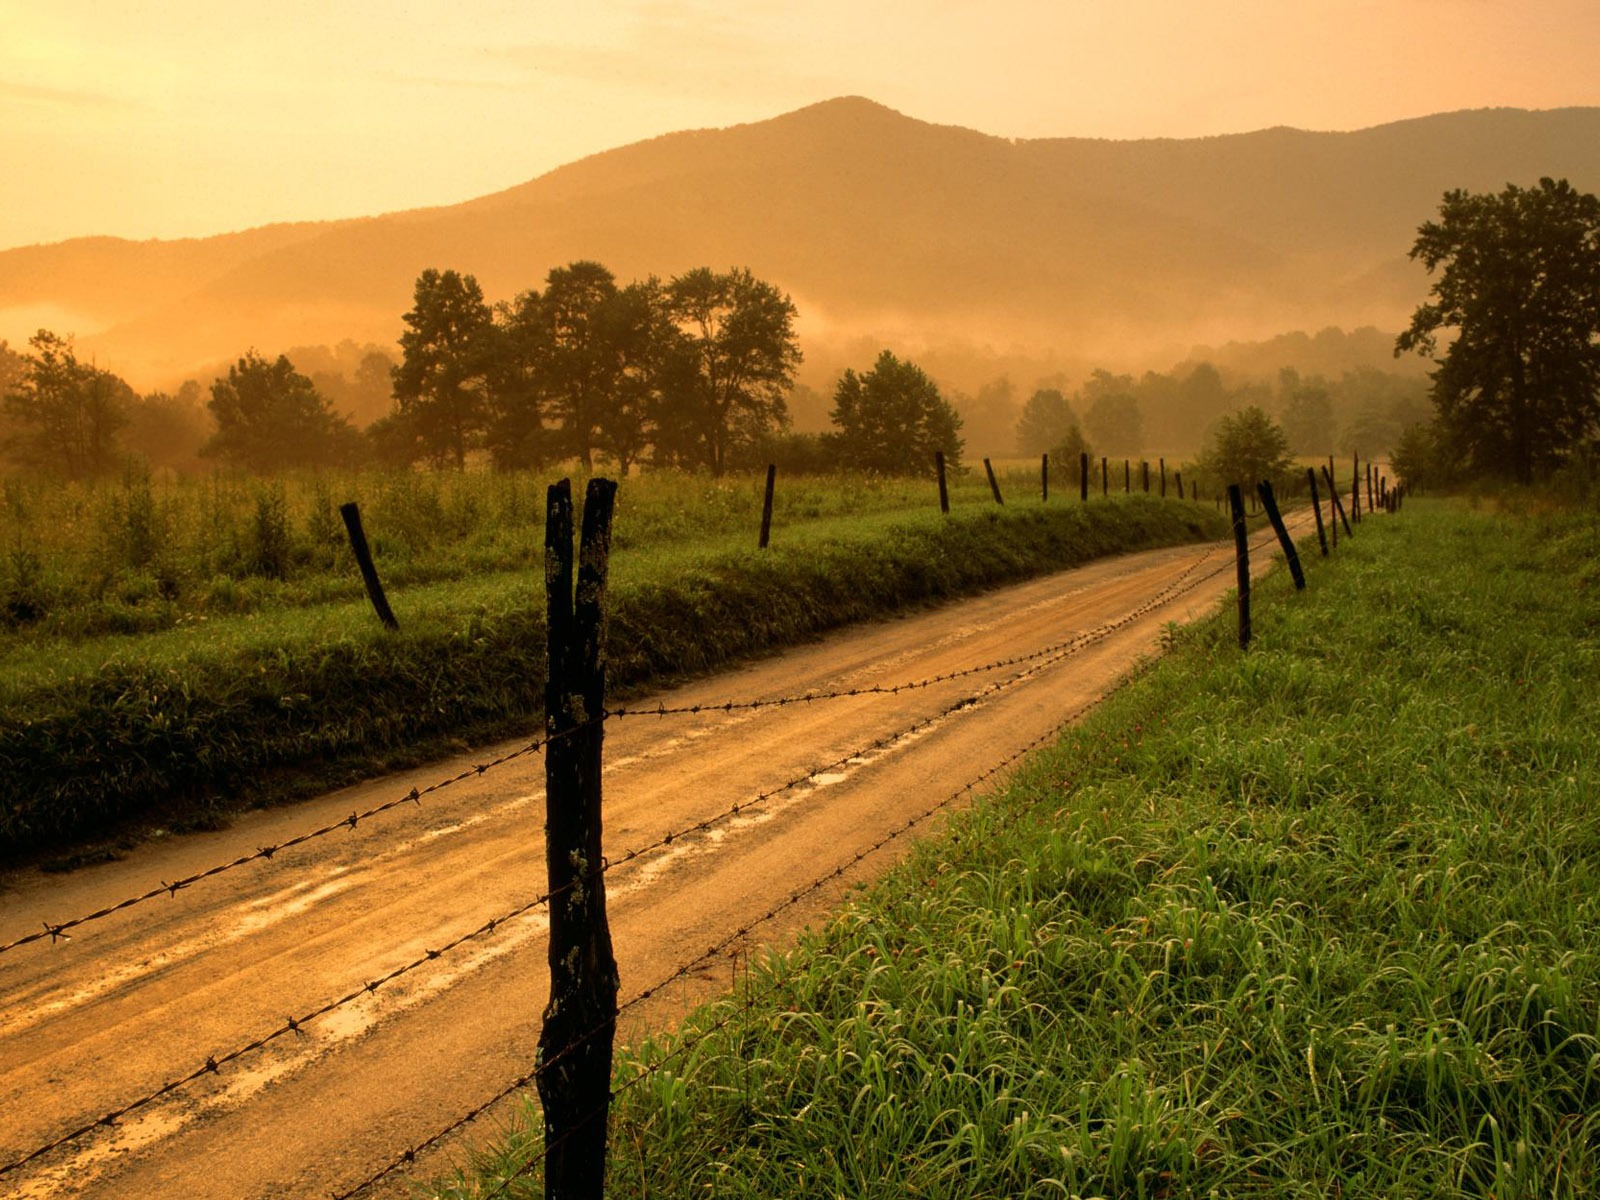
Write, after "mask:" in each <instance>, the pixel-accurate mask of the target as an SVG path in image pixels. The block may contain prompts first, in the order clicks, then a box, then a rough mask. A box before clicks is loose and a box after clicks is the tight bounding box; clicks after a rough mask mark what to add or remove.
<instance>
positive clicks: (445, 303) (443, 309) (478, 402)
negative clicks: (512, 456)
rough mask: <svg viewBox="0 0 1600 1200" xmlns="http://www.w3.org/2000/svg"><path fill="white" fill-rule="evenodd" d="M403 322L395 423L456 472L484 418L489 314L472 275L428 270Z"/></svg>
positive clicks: (491, 335) (492, 337)
mask: <svg viewBox="0 0 1600 1200" xmlns="http://www.w3.org/2000/svg"><path fill="white" fill-rule="evenodd" d="M404 319H405V323H406V327H407V328H406V331H405V332H404V333H403V334H401V335H400V349H401V351H402V352H403V353H404V358H403V359H402V360H401V363H400V365H399V366H397V367H395V368H394V396H395V399H396V400H397V401H398V402H399V413H398V416H399V417H400V418H401V423H402V424H403V425H405V426H406V431H407V433H409V434H410V435H411V436H413V437H414V438H415V440H416V442H417V444H418V445H420V446H421V447H422V448H423V449H424V450H425V452H426V453H428V454H429V455H431V456H432V457H434V458H438V459H445V458H449V459H453V460H454V462H455V465H456V468H457V469H458V470H459V469H461V468H463V467H464V466H465V465H466V461H467V451H468V450H470V449H472V448H474V447H475V446H476V445H477V444H478V440H479V437H480V435H481V434H482V433H483V430H484V427H485V425H486V424H487V422H488V418H489V394H488V382H489V374H490V372H491V370H492V368H493V365H494V361H495V354H496V351H497V345H496V330H495V326H494V317H493V314H492V313H491V312H490V310H489V306H488V305H487V304H485V303H484V301H483V291H482V289H480V288H479V287H478V281H477V280H476V279H474V278H473V277H472V276H471V275H459V274H457V273H456V272H455V271H437V270H434V269H433V268H432V267H430V268H428V269H427V270H426V271H424V272H423V273H422V274H421V275H420V276H418V278H417V285H416V290H415V293H414V303H413V306H412V308H411V311H410V312H408V313H406V314H405V318H404ZM396 440H401V439H398V438H397V439H396Z"/></svg>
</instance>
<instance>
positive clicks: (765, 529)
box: [761, 463, 778, 550]
mask: <svg viewBox="0 0 1600 1200" xmlns="http://www.w3.org/2000/svg"><path fill="white" fill-rule="evenodd" d="M777 481H778V464H777V463H768V464H767V495H766V499H764V500H763V501H762V502H761V549H763V550H765V549H766V548H767V542H768V541H769V540H771V537H772V490H773V486H774V485H775V484H776V483H777Z"/></svg>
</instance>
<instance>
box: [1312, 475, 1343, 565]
mask: <svg viewBox="0 0 1600 1200" xmlns="http://www.w3.org/2000/svg"><path fill="white" fill-rule="evenodd" d="M1306 486H1307V487H1308V488H1310V489H1311V511H1312V512H1314V513H1315V514H1316V515H1317V544H1318V545H1319V546H1321V547H1322V557H1323V558H1327V557H1328V534H1327V531H1326V530H1325V529H1323V527H1322V497H1321V496H1320V495H1318V494H1317V469H1316V468H1315V467H1307V468H1306ZM1338 536H1339V535H1338V533H1337V532H1335V533H1334V537H1338Z"/></svg>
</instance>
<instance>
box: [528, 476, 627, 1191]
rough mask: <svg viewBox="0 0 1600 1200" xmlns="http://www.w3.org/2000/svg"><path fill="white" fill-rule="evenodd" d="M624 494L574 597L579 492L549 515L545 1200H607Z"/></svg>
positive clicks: (592, 521) (611, 491)
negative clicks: (611, 753) (616, 641)
mask: <svg viewBox="0 0 1600 1200" xmlns="http://www.w3.org/2000/svg"><path fill="white" fill-rule="evenodd" d="M616 492H617V485H616V484H615V483H613V482H612V481H611V480H609V479H591V480H590V481H589V488H588V492H587V494H586V496H585V498H584V505H583V539H582V542H581V544H580V547H579V552H578V571H577V590H576V598H574V591H573V561H572V489H571V485H570V484H569V483H568V482H567V480H565V479H563V480H562V481H561V482H560V483H554V484H551V485H550V488H549V492H548V494H547V498H546V509H545V535H544V552H545V601H546V604H547V606H548V618H547V623H546V638H547V641H546V644H547V646H548V660H547V666H546V670H545V689H544V697H545V701H544V702H545V724H544V732H545V739H546V745H545V748H544V756H545V868H546V870H547V872H548V874H549V895H550V946H549V961H550V999H549V1001H548V1003H547V1004H546V1005H545V1010H544V1028H543V1030H542V1031H541V1032H540V1034H539V1056H538V1060H537V1066H538V1067H539V1073H538V1087H539V1101H540V1105H541V1107H542V1108H543V1110H544V1133H545V1140H544V1144H545V1146H546V1147H547V1149H546V1157H545V1195H546V1197H548V1198H550V1200H558V1198H559V1200H569V1198H571V1200H578V1198H583V1200H588V1198H591V1197H592V1198H593V1200H599V1198H600V1196H601V1195H602V1193H603V1190H604V1185H605V1168H606V1121H607V1117H608V1115H609V1112H610V1101H611V1056H612V1043H613V1040H614V1038H615V1035H616V1023H617V987H618V981H617V963H616V959H615V957H614V956H613V955H612V950H611V930H610V926H609V925H608V923H607V921H606V889H605V874H604V859H603V858H602V857H601V827H600V816H601V804H600V799H601V797H600V768H601V746H602V738H603V735H604V732H605V727H604V724H603V720H604V713H605V694H606V673H605V597H606V573H607V566H608V560H609V557H610V551H611V513H612V508H613V505H614V503H615V500H616Z"/></svg>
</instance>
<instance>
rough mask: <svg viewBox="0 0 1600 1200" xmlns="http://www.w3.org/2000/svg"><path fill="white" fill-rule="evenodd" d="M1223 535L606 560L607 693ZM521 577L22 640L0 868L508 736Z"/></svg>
mask: <svg viewBox="0 0 1600 1200" xmlns="http://www.w3.org/2000/svg"><path fill="white" fill-rule="evenodd" d="M1221 532H1222V525H1221V521H1220V518H1219V517H1217V515H1216V514H1215V513H1214V512H1213V511H1212V510H1210V509H1209V508H1207V507H1206V506H1203V505H1191V504H1182V503H1179V502H1176V501H1171V502H1163V501H1159V500H1156V499H1152V498H1150V497H1144V496H1132V497H1123V498H1118V499H1117V500H1115V501H1113V502H1101V503H1097V504H1091V505H1088V506H1082V505H1066V504H1060V505H1050V506H1040V505H1034V506H1027V507H1024V506H1017V507H1013V508H1005V509H999V508H995V507H993V506H990V507H986V508H973V509H966V510H962V511H958V512H956V513H953V514H952V515H951V516H950V517H949V518H941V517H940V516H939V514H937V513H927V512H926V511H924V512H919V513H913V514H907V513H904V512H895V511H888V512H877V513H872V514H869V515H867V516H862V517H857V518H842V517H833V518H831V519H824V520H820V521H817V522H815V523H812V524H809V525H806V524H797V525H795V526H793V527H791V528H788V529H786V530H785V531H784V536H783V538H782V539H781V540H780V541H779V542H778V543H777V544H776V546H775V548H774V549H773V550H771V551H768V552H766V553H764V554H763V553H757V552H755V551H754V550H753V549H751V548H750V547H749V545H748V540H749V539H748V536H747V535H746V536H745V537H743V538H741V539H740V542H739V544H737V545H735V544H733V543H732V542H728V541H725V540H724V541H713V542H711V543H710V544H709V545H704V546H700V545H695V544H692V543H688V542H686V541H682V540H678V541H669V542H667V543H665V544H663V545H660V546H644V547H640V548H637V549H628V548H624V549H621V550H620V551H619V552H618V554H617V556H616V558H615V559H614V561H613V565H612V577H613V583H614V603H613V610H612V623H611V645H610V671H611V679H612V682H613V685H614V686H615V687H618V688H620V689H626V688H628V687H630V686H631V687H638V686H641V685H643V684H645V683H647V682H649V681H652V680H659V679H661V678H663V677H666V676H672V675H679V674H684V673H691V672H698V671H704V670H708V669H710V668H713V667H715V666H717V665H719V664H721V663H724V662H727V661H729V660H730V659H733V658H735V657H738V656H741V655H747V654H752V653H758V652H761V651H764V650H768V649H771V648H774V647H778V646H782V645H787V644H792V643H794V642H797V641H800V640H803V639H805V638H808V637H813V636H815V635H817V634H818V633H821V632H823V631H825V630H827V629H831V628H835V627H837V626H840V625H843V624H846V623H849V622H855V621H862V620H867V619H870V618H873V617H878V616H883V615H886V614H888V613H892V612H895V611H898V610H901V609H904V608H906V607H907V606H911V605H916V604H921V603H927V602H931V601H937V600H941V599H946V598H950V597H954V596H959V595H965V594H970V593H972V592H976V591H978V590H981V589H983V588H987V587H992V586H995V585H997V584H1001V583H1005V582H1009V581H1013V580H1018V579H1023V578H1026V577H1029V576H1032V575H1038V574H1042V573H1044V572H1047V571H1051V570H1058V569H1061V568H1064V567H1068V566H1072V565H1075V564H1077V563H1081V562H1085V561H1087V560H1089V559H1092V558H1097V557H1102V556H1104V555H1108V554H1115V553H1121V552H1125V551H1130V550H1137V549H1143V548H1147V547H1151V546H1159V545H1171V544H1175V543H1178V542H1183V541H1189V540H1194V539H1196V538H1200V537H1215V536H1219V535H1220V534H1221ZM537 586H538V584H537V576H536V575H534V574H533V573H531V572H529V571H526V570H524V571H516V572H502V573H500V574H495V575H487V576H483V577H480V578H476V579H473V580H471V581H470V582H461V581H457V582H454V583H448V584H437V585H432V586H430V587H427V588H423V589H420V590H418V591H415V592H410V593H408V594H407V595H406V597H405V607H404V609H403V611H402V620H403V627H402V629H401V631H400V632H399V633H398V634H389V633H387V632H386V631H384V630H382V629H381V628H380V627H378V625H377V623H376V622H375V621H374V620H373V619H372V617H371V614H370V612H368V611H367V610H366V609H365V607H364V602H360V601H356V602H347V603H344V604H332V605H321V606H317V607H315V608H306V609H294V608H285V609H280V610H277V611H269V612H262V613H255V614H250V615H247V616H244V617H239V618H233V619H230V620H227V621H219V622H217V623H215V624H214V625H210V626H208V627H206V628H204V629H199V630H197V629H195V628H192V627H185V628H180V629H173V630H169V631H166V632H163V633H158V634H150V635H145V636H142V637H139V638H134V639H121V640H115V639H112V640H106V641H102V642H85V643H80V644H76V645H66V646H57V645H53V644H52V645H48V646H44V647H42V648H40V649H38V650H34V651H28V650H19V651H17V652H15V653H13V654H12V656H11V657H10V658H8V659H7V661H6V663H5V670H4V673H3V675H0V704H3V707H4V712H5V717H6V719H5V722H4V724H3V726H0V854H6V853H15V852H17V851H19V850H26V849H35V850H36V849H37V848H39V847H43V846H50V845H58V844H62V843H65V842H69V841H71V840H72V839H81V838H84V837H86V836H93V835H95V834H98V833H99V832H100V831H103V830H105V829H106V828H108V827H109V826H111V825H113V824H114V823H115V822H118V821H125V820H127V819H129V818H133V817H138V816H140V815H142V814H145V813H147V812H150V811H152V810H153V809H156V808H157V807H158V806H159V807H160V810H161V818H162V820H164V821H167V822H170V823H173V824H177V825H180V826H181V825H182V824H183V823H184V822H205V821H207V820H211V819H213V816H212V814H213V813H214V812H215V806H216V805H217V803H218V800H217V797H218V796H219V795H224V794H226V795H229V796H230V797H231V798H232V800H233V802H235V803H237V802H239V801H240V800H243V801H244V802H253V801H259V800H261V799H271V798H278V797H281V796H283V795H286V794H294V793H295V792H297V791H306V790H310V789H313V788H321V787H326V786H329V785H330V784H337V783H343V782H348V781H350V780H351V779H352V778H355V777H359V776H360V775H362V774H367V773H371V772H374V771H376V770H381V769H384V768H386V767H391V766H394V765H398V764H400V763H406V762H416V761H422V760H424V759H425V758H426V757H427V756H429V755H433V754H437V753H438V752H439V751H440V750H441V749H444V748H446V746H447V744H448V743H450V742H454V743H455V744H456V745H458V746H459V745H460V744H461V739H487V738H490V737H493V736H497V735H501V736H503V735H509V734H511V733H514V732H518V731H525V730H526V729H527V728H528V727H529V724H528V723H529V721H530V719H531V715H532V714H534V713H536V712H537V711H538V709H539V705H540V700H541V696H542V689H543V679H544V661H543V659H544V633H543V619H542V614H541V613H540V612H539V611H538V607H539V605H538V602H537V598H536V597H535V596H534V595H533V589H535V588H537ZM397 607H400V604H399V603H398V602H397Z"/></svg>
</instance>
